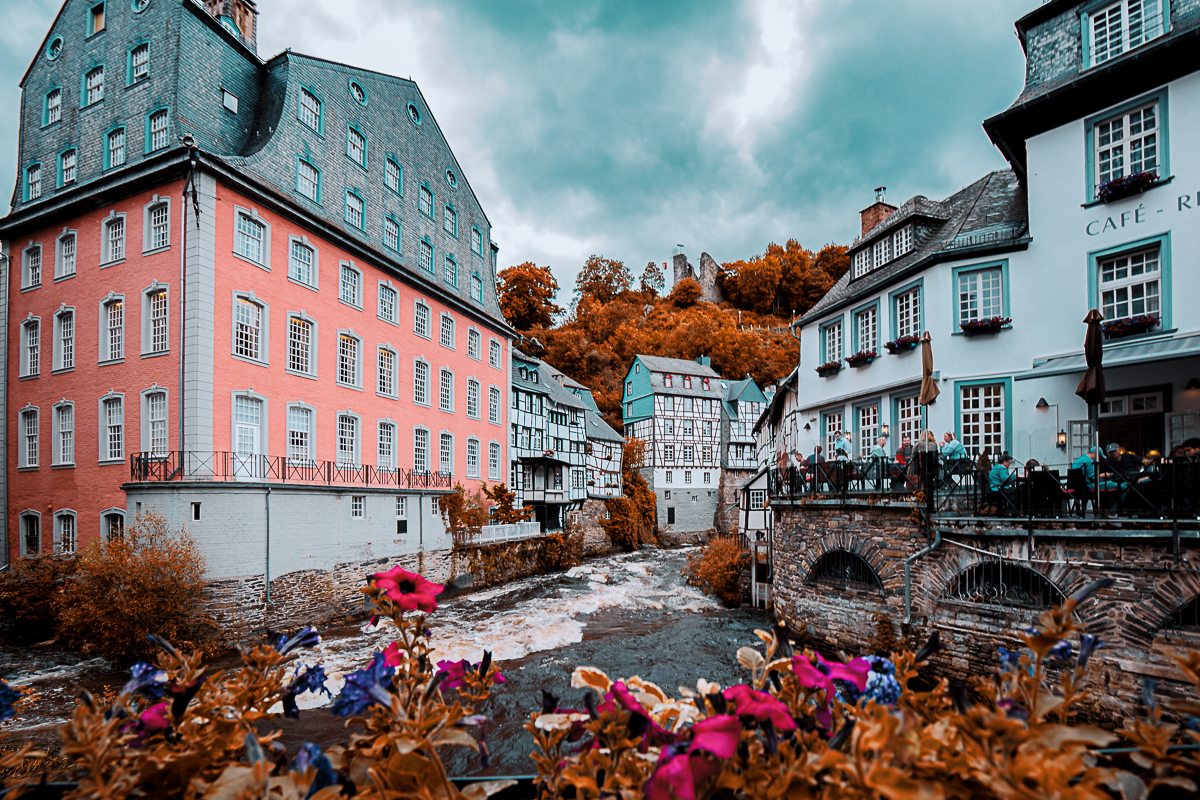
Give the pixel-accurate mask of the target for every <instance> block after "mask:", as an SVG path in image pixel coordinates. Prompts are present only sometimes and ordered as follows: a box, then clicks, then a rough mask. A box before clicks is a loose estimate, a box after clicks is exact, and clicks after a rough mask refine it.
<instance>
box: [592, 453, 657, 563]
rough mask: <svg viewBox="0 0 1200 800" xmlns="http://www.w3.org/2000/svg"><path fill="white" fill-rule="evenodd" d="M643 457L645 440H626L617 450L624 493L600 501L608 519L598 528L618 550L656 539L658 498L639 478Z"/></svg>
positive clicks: (636, 546) (644, 455) (640, 477)
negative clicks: (620, 451)
mask: <svg viewBox="0 0 1200 800" xmlns="http://www.w3.org/2000/svg"><path fill="white" fill-rule="evenodd" d="M645 459H646V443H645V442H644V441H642V440H641V439H637V438H629V439H626V440H625V447H624V449H623V450H622V453H621V482H622V485H623V486H624V491H625V496H624V497H610V498H608V499H607V500H605V501H604V508H605V510H607V511H608V519H602V520H600V527H602V528H603V529H604V532H605V533H607V534H608V540H609V541H610V542H612V543H613V546H614V547H619V548H621V549H622V550H637V549H638V548H639V547H640V546H641V545H643V544H649V543H650V542H653V541H654V540H655V539H656V538H657V534H658V529H657V523H658V498H657V496H656V495H655V494H654V492H652V491H651V490H650V485H649V484H648V483H646V479H645V478H644V477H642V473H641V469H642V465H643V464H644V463H645Z"/></svg>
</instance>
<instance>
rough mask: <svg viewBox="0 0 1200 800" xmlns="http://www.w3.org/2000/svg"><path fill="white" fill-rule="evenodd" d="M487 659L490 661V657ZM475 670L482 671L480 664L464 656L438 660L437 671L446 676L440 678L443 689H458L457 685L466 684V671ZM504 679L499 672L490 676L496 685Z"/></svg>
mask: <svg viewBox="0 0 1200 800" xmlns="http://www.w3.org/2000/svg"><path fill="white" fill-rule="evenodd" d="M485 653H486V651H485ZM487 660H488V661H490V659H487ZM489 666H490V664H489ZM476 670H480V671H481V672H482V670H481V669H480V664H472V663H471V662H470V661H468V660H467V659H465V658H464V659H463V660H462V661H439V662H438V668H437V671H438V672H444V673H446V677H445V678H443V679H442V684H441V687H442V688H443V689H458V688H459V687H462V686H466V685H467V673H468V672H475V671H476ZM505 680H506V678H505V677H504V676H503V675H501V674H500V673H499V672H497V673H496V674H495V675H493V676H492V683H494V684H497V685H499V684H501V683H504V681H505Z"/></svg>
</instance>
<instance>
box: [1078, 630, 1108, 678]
mask: <svg viewBox="0 0 1200 800" xmlns="http://www.w3.org/2000/svg"><path fill="white" fill-rule="evenodd" d="M1103 646H1104V642H1102V641H1100V638H1099V637H1097V636H1091V635H1089V634H1086V633H1085V634H1083V635H1082V636H1080V637H1079V660H1078V661H1077V662H1076V665H1077V666H1078V667H1079V668H1080V669H1086V668H1087V663H1088V659H1089V658H1091V657H1092V653H1095V652H1096V651H1097V650H1099V649H1100V648H1101V647H1103Z"/></svg>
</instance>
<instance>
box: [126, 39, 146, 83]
mask: <svg viewBox="0 0 1200 800" xmlns="http://www.w3.org/2000/svg"><path fill="white" fill-rule="evenodd" d="M129 66H130V72H131V76H130V77H132V79H133V80H132V81H131V83H137V82H138V81H141V80H145V79H146V78H149V77H150V45H148V44H144V43H143V44H139V45H138V46H137V47H135V48H133V50H132V51H131V52H130V53H129Z"/></svg>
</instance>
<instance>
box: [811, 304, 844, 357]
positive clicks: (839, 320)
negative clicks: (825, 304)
mask: <svg viewBox="0 0 1200 800" xmlns="http://www.w3.org/2000/svg"><path fill="white" fill-rule="evenodd" d="M834 325H841V326H842V357H841V358H839V359H838V360H839V361H845V360H846V315H845V314H839V315H837V316H836V317H830V318H829V319H827V320H825V321H824V322H822V323H821V324H820V326H819V327H818V328H817V337H818V344H819V345H820V353H821V363H822V364H827V363H829V351H828V348H827V347H826V344H825V331H827V330H829V329H830V328H832V327H833V326H834Z"/></svg>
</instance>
